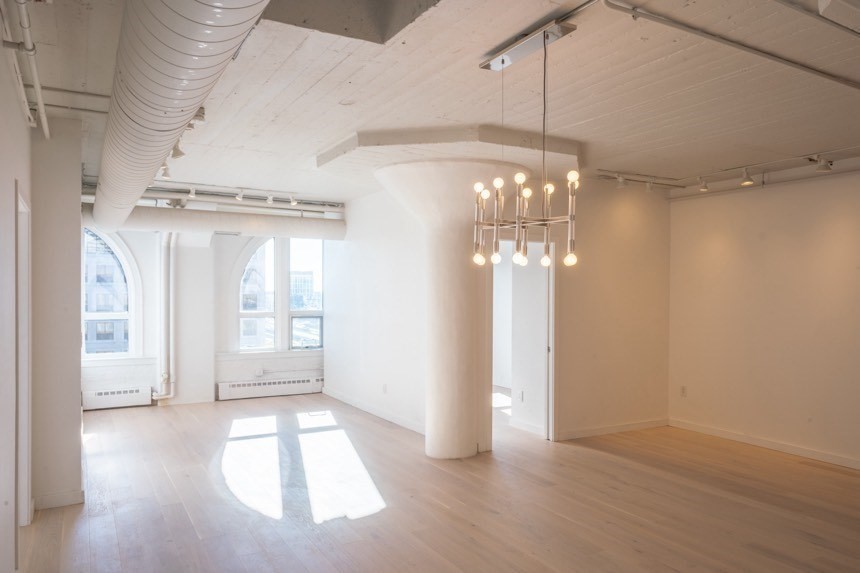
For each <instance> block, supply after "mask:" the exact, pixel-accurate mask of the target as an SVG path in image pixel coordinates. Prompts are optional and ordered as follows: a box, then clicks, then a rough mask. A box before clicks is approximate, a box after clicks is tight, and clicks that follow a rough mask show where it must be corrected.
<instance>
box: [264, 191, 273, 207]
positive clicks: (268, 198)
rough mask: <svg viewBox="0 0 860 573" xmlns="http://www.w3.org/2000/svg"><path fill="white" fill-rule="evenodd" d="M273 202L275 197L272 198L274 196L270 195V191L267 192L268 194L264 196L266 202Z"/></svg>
mask: <svg viewBox="0 0 860 573" xmlns="http://www.w3.org/2000/svg"><path fill="white" fill-rule="evenodd" d="M274 202H275V198H274V197H272V194H271V193H269V194H268V195H267V196H266V203H267V204H268V205H271V204H272V203H274Z"/></svg>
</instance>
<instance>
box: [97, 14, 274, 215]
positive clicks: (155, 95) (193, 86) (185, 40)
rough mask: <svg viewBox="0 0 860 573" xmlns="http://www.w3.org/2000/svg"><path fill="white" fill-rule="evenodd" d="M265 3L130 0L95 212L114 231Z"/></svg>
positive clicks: (131, 207) (213, 83)
mask: <svg viewBox="0 0 860 573" xmlns="http://www.w3.org/2000/svg"><path fill="white" fill-rule="evenodd" d="M266 4H268V0H169V2H168V1H166V0H128V1H127V2H126V6H125V14H124V16H123V22H122V30H121V32H120V42H119V49H118V51H117V64H116V73H115V76H114V85H113V95H112V97H111V103H110V108H109V111H108V122H107V130H106V133H105V143H104V149H103V150H102V161H101V172H100V174H99V184H98V188H97V189H96V199H95V206H94V210H93V215H94V218H95V223H96V225H97V226H98V227H100V228H101V229H104V230H108V231H111V230H116V229H118V228H119V227H120V226H121V225H122V223H123V222H124V221H125V220H126V218H127V217H128V215H129V214H130V213H131V211H132V209H134V206H135V203H136V202H137V201H138V199H139V198H140V196H141V195H142V194H143V192H144V191H145V190H146V188H147V186H148V185H150V184H151V183H152V180H153V178H154V177H155V175H156V173H158V169H159V168H160V167H161V164H162V162H163V161H164V160H165V159H166V158H167V156H168V154H169V153H170V151H171V150H172V149H173V145H174V144H175V143H176V142H177V141H178V140H179V137H180V136H181V135H182V132H183V131H184V130H185V127H186V126H187V125H188V122H189V121H191V119H192V118H193V117H194V114H195V113H196V112H197V110H198V108H199V107H200V106H201V105H202V104H203V102H204V101H205V100H206V97H207V96H208V95H209V92H210V91H211V90H212V88H213V87H214V86H215V83H216V82H217V81H218V78H219V77H220V76H221V74H222V73H223V71H224V69H225V68H226V67H227V64H228V63H230V60H231V59H232V58H233V57H234V55H235V54H236V52H237V50H238V49H239V48H240V46H241V45H242V42H243V41H244V40H245V38H246V37H247V35H248V33H249V32H250V31H251V29H252V28H253V26H254V25H255V24H256V22H257V20H258V19H259V18H260V14H261V13H262V12H263V9H264V8H265V7H266Z"/></svg>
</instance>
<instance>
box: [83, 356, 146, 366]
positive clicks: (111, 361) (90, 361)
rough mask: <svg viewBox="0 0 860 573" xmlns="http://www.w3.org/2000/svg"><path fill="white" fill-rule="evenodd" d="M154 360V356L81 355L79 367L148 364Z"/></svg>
mask: <svg viewBox="0 0 860 573" xmlns="http://www.w3.org/2000/svg"><path fill="white" fill-rule="evenodd" d="M156 362H157V359H156V358H155V357H154V356H105V357H99V358H94V357H81V368H94V367H99V366H150V365H152V364H155V363H156Z"/></svg>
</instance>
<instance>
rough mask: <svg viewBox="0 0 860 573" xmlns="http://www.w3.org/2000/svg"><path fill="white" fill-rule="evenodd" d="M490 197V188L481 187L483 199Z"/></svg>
mask: <svg viewBox="0 0 860 573" xmlns="http://www.w3.org/2000/svg"><path fill="white" fill-rule="evenodd" d="M489 198H490V190H489V189H481V199H489Z"/></svg>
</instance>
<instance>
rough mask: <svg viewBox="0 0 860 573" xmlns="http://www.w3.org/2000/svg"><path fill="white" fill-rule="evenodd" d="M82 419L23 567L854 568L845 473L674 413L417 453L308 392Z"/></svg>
mask: <svg viewBox="0 0 860 573" xmlns="http://www.w3.org/2000/svg"><path fill="white" fill-rule="evenodd" d="M319 411H330V412H331V415H332V416H331V417H332V418H333V420H332V419H326V417H325V416H319V415H314V416H304V417H302V416H299V415H300V414H303V413H307V412H319ZM271 416H274V417H275V420H276V422H277V427H276V428H275V429H274V430H272V428H271V422H272V419H271V418H269V417H271ZM248 418H251V419H254V418H259V420H256V422H259V423H256V424H254V423H249V422H236V423H235V424H234V421H235V420H243V419H248ZM300 420H301V423H302V424H303V425H304V426H305V427H304V428H301V427H300V425H299V421H300ZM326 424H328V425H326ZM332 424H336V425H332ZM313 426H317V427H313ZM231 428H232V430H233V432H232V434H233V436H232V437H230V436H231ZM341 431H342V432H341ZM84 432H85V440H86V445H85V451H86V455H85V457H86V460H85V462H86V498H87V503H86V504H85V505H79V506H73V507H67V508H62V509H55V510H48V511H40V512H38V513H37V515H36V520H35V522H34V524H33V525H31V526H30V527H28V528H25V529H24V530H23V531H22V548H21V549H22V555H23V557H24V563H25V566H26V568H25V569H24V571H25V572H26V573H41V572H51V573H53V572H58V571H63V572H65V571H76V572H84V571H87V572H89V571H92V572H96V571H140V572H158V573H161V572H172V571H201V572H206V573H211V572H219V571H225V572H248V573H251V572H253V573H259V572H266V571H287V572H291V573H292V572H301V571H314V572H316V571H374V572H376V571H380V572H385V571H392V572H402V571H493V572H495V571H585V572H600V571H624V572H627V571H788V572H791V571H860V472H858V471H853V470H849V469H845V468H841V467H838V466H832V465H828V464H824V463H819V462H815V461H811V460H807V459H804V458H800V457H795V456H790V455H786V454H781V453H777V452H773V451H769V450H765V449H761V448H757V447H753V446H748V445H744V444H739V443H735V442H731V441H727V440H722V439H719V438H713V437H709V436H704V435H701V434H696V433H693V432H688V431H685V430H680V429H674V428H658V429H654V430H644V431H635V432H626V433H621V434H615V435H609V436H602V437H596V438H589V439H582V440H577V441H572V442H564V443H556V444H553V443H549V442H546V441H543V440H541V439H539V438H538V437H535V436H532V435H530V434H527V433H524V432H521V431H518V430H515V429H511V428H504V427H500V428H498V434H497V439H496V450H495V451H494V452H492V453H487V454H482V455H479V456H477V457H474V458H471V459H467V460H459V461H436V460H430V459H428V458H426V457H425V456H424V453H423V440H422V437H421V436H419V435H417V434H415V433H413V432H410V431H408V430H405V429H402V428H400V427H398V426H395V425H393V424H390V423H388V422H385V421H382V420H380V419H379V418H375V417H373V416H371V415H368V414H365V413H363V412H361V411H359V410H356V409H354V408H351V407H349V406H346V405H344V404H342V403H341V402H338V401H336V400H333V399H331V398H328V397H326V396H322V395H312V396H298V397H290V398H268V399H260V400H243V401H234V402H218V403H214V404H201V405H190V406H173V407H162V408H157V407H152V408H134V409H125V410H112V411H101V412H87V413H86V414H85V415H84ZM272 432H276V433H274V434H273V433H272ZM304 436H310V438H307V437H304ZM231 444H236V445H231ZM350 444H351V446H350ZM353 447H354V452H352V451H351V448H353ZM303 448H304V450H303ZM225 452H228V454H227V455H225ZM303 454H304V455H303ZM243 456H244V457H243ZM228 458H229V459H228ZM358 459H360V461H361V463H363V467H364V468H366V471H367V473H366V474H363V473H362V471H361V464H358V466H356V460H358ZM273 460H274V461H273ZM356 467H357V468H358V469H356ZM273 468H274V474H273V473H272V469H273ZM273 475H274V481H273V478H272V476H273ZM231 487H232V488H234V489H237V490H238V491H240V492H241V493H240V494H239V495H240V497H242V500H241V501H240V499H239V498H237V494H236V493H234V490H233V489H231ZM374 487H375V488H376V490H378V496H379V497H375V496H374V495H372V494H373V488H374ZM243 488H244V489H243ZM273 488H274V491H273ZM334 493H336V494H337V495H332V494H334ZM352 495H355V496H356V499H350V498H351V496H352ZM379 498H381V501H382V502H384V508H380V503H379V502H380V499H379ZM273 502H274V503H273ZM254 507H256V508H257V509H253V508H254ZM339 511H342V512H343V513H346V515H348V516H349V517H334V516H336V515H342V514H343V513H340V514H339V513H338V512H339ZM374 511H375V513H373V512H374ZM281 512H282V514H283V515H282V516H280V515H279V514H280V513H281ZM350 512H352V514H350ZM266 513H268V514H269V515H265V514H266ZM364 513H369V515H366V516H364V517H361V515H363V514H364ZM326 518H328V519H327V520H326ZM317 521H322V523H317Z"/></svg>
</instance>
